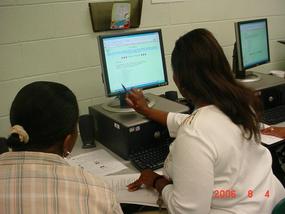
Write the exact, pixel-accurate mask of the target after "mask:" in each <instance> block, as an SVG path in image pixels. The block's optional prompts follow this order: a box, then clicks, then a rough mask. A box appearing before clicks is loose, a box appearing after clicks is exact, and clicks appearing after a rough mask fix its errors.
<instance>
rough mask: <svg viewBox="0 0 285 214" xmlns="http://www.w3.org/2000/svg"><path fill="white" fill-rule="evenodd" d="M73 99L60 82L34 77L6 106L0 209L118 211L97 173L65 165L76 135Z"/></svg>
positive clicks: (35, 212)
mask: <svg viewBox="0 0 285 214" xmlns="http://www.w3.org/2000/svg"><path fill="white" fill-rule="evenodd" d="M78 116H79V112H78V104H77V101H76V97H75V95H74V94H73V93H72V91H71V90H69V89H68V88H67V87H66V86H64V85H62V84H59V83H54V82H34V83H31V84H29V85H27V86H25V87H23V88H22V89H21V90H20V91H19V93H18V94H17V95H16V97H15V99H14V101H13V103H12V106H11V109H10V122H11V126H12V128H11V135H10V136H9V137H8V139H7V140H6V142H7V144H8V146H9V147H10V148H12V152H6V153H3V154H2V155H0V187H1V191H0V213H9V214H12V213H29V214H38V213H53V214H55V213H69V214H70V213H76V214H78V213H82V214H85V213H106V214H107V213H109V214H113V213H122V211H121V208H120V205H119V204H118V203H117V202H116V199H115V196H114V194H113V192H112V191H111V190H110V189H109V188H108V187H107V186H106V184H105V183H104V182H103V181H102V180H101V179H99V178H97V177H95V176H93V175H91V174H89V173H88V172H86V171H85V170H82V169H81V168H79V167H72V166H70V165H69V164H68V163H67V162H66V161H65V160H64V157H66V156H68V154H70V152H71V151H72V148H73V146H74V144H75V142H76V138H77V122H78Z"/></svg>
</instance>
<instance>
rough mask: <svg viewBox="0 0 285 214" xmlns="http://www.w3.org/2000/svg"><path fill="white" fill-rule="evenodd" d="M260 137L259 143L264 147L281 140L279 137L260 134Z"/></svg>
mask: <svg viewBox="0 0 285 214" xmlns="http://www.w3.org/2000/svg"><path fill="white" fill-rule="evenodd" d="M260 136H261V142H262V143H264V144H266V145H271V144H274V143H277V142H278V141H281V140H283V139H282V138H280V137H275V136H272V135H265V134H261V135H260Z"/></svg>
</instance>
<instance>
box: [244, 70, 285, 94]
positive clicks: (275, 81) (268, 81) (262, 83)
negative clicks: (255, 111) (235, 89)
mask: <svg viewBox="0 0 285 214" xmlns="http://www.w3.org/2000/svg"><path fill="white" fill-rule="evenodd" d="M254 73H255V74H257V75H259V76H260V77H261V79H260V80H259V81H255V82H243V83H242V84H244V85H245V86H247V87H249V88H252V89H253V90H256V91H259V90H264V89H267V88H271V87H275V86H278V85H283V84H285V79H282V78H280V77H276V76H273V75H268V74H263V73H259V72H254Z"/></svg>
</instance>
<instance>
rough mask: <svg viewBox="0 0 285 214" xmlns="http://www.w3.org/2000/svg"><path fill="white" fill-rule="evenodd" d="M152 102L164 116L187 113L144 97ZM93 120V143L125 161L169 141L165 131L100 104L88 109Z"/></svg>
mask: <svg viewBox="0 0 285 214" xmlns="http://www.w3.org/2000/svg"><path fill="white" fill-rule="evenodd" d="M147 97H149V98H150V99H152V100H154V101H155V102H154V106H153V108H156V109H160V110H163V111H167V112H180V113H187V112H188V111H189V108H188V107H187V106H185V105H182V104H180V103H177V102H174V101H171V100H168V99H165V98H163V97H159V96H156V95H153V94H147ZM89 114H90V115H92V116H93V118H94V128H95V139H96V141H98V142H100V143H101V144H103V145H104V146H106V147H107V148H108V149H110V150H111V151H113V152H114V153H116V154H118V155H119V156H120V157H122V158H124V159H126V160H128V159H129V156H130V155H131V154H132V153H134V152H137V151H139V150H140V149H145V148H148V147H152V146H155V145H156V144H157V143H164V141H165V140H166V139H167V138H169V135H168V131H167V127H164V126H162V125H160V124H158V123H156V122H154V121H151V120H149V119H147V118H146V117H144V116H143V115H141V114H139V113H136V112H111V111H108V110H106V109H104V108H103V106H102V104H100V105H95V106H90V107H89Z"/></svg>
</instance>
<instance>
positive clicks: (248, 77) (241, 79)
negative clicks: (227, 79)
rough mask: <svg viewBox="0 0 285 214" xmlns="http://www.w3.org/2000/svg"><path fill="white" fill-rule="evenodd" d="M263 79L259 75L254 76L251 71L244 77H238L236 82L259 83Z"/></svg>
mask: <svg viewBox="0 0 285 214" xmlns="http://www.w3.org/2000/svg"><path fill="white" fill-rule="evenodd" d="M260 79H261V77H260V76H259V75H258V74H254V73H253V72H251V71H246V74H245V76H244V77H236V80H237V81H238V82H255V81H259V80H260Z"/></svg>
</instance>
